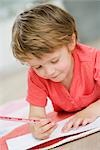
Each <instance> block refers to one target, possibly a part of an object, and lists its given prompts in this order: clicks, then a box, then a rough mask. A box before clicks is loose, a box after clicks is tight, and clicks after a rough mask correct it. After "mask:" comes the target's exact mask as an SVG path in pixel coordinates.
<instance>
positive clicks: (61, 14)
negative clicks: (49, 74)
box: [12, 4, 77, 62]
mask: <svg viewBox="0 0 100 150" xmlns="http://www.w3.org/2000/svg"><path fill="white" fill-rule="evenodd" d="M73 33H75V35H76V40H77V30H76V25H75V20H74V18H73V17H72V16H71V15H70V14H69V13H68V12H67V11H64V10H62V9H61V8H59V7H57V6H54V5H51V4H44V5H39V6H36V7H34V8H32V9H30V10H27V11H24V12H23V13H21V14H20V15H19V16H18V17H17V18H16V20H15V23H14V25H13V29H12V51H13V54H14V56H15V57H16V58H17V59H18V60H20V61H22V62H25V61H27V60H28V59H29V58H28V54H32V55H34V56H36V57H38V58H41V57H42V55H43V54H44V53H51V52H53V51H54V49H55V48H57V47H60V46H62V45H67V44H68V43H69V42H70V41H71V36H72V34H73Z"/></svg>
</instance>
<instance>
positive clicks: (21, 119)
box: [0, 116, 40, 123]
mask: <svg viewBox="0 0 100 150" xmlns="http://www.w3.org/2000/svg"><path fill="white" fill-rule="evenodd" d="M0 119H1V120H7V121H17V122H18V121H19V122H26V123H36V122H39V121H40V120H38V119H25V118H16V117H7V116H0Z"/></svg>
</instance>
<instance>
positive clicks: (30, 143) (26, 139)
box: [7, 117, 100, 150]
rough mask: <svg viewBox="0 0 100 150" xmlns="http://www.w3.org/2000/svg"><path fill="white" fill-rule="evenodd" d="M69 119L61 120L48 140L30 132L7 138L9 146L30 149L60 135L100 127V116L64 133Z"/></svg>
mask: <svg viewBox="0 0 100 150" xmlns="http://www.w3.org/2000/svg"><path fill="white" fill-rule="evenodd" d="M67 121H68V119H64V120H63V121H59V122H58V126H57V128H56V129H55V131H54V132H53V133H52V134H51V135H50V137H49V138H48V139H46V140H38V139H35V138H34V137H32V134H31V133H30V134H26V135H23V136H19V137H16V138H13V139H9V140H7V145H8V148H9V150H18V149H28V148H31V147H34V146H37V145H39V144H42V143H45V142H47V141H50V140H53V139H56V138H58V137H63V136H69V135H75V134H78V133H82V132H86V131H89V130H92V129H96V128H100V117H99V118H97V119H96V120H95V121H94V122H92V123H90V124H88V125H86V126H80V127H79V128H78V129H72V130H70V131H69V132H66V133H62V128H63V126H64V125H65V123H66V122H67ZM15 145H16V147H15Z"/></svg>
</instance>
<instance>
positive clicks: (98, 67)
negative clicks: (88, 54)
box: [94, 50, 100, 86]
mask: <svg viewBox="0 0 100 150" xmlns="http://www.w3.org/2000/svg"><path fill="white" fill-rule="evenodd" d="M94 79H95V80H96V82H97V84H99V86H100V51H99V50H98V51H97V54H96V59H95V67H94Z"/></svg>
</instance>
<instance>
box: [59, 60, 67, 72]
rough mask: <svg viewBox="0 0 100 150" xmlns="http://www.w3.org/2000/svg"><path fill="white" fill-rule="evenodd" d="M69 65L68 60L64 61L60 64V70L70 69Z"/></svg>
mask: <svg viewBox="0 0 100 150" xmlns="http://www.w3.org/2000/svg"><path fill="white" fill-rule="evenodd" d="M68 66H69V64H68V63H67V62H66V61H62V62H60V63H59V65H58V70H59V71H62V72H66V70H68V68H69V67H68Z"/></svg>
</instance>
